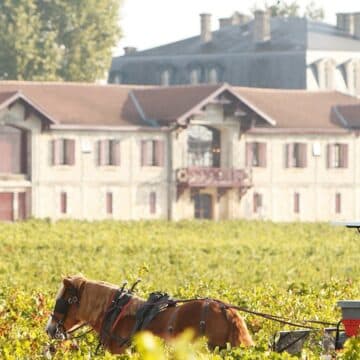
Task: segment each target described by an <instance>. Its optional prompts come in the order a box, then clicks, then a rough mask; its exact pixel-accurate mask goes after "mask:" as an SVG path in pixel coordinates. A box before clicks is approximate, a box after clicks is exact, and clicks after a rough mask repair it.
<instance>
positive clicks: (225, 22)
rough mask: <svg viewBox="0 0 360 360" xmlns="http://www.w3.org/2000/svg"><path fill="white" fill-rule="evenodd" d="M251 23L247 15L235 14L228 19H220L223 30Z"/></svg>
mask: <svg viewBox="0 0 360 360" xmlns="http://www.w3.org/2000/svg"><path fill="white" fill-rule="evenodd" d="M248 21H249V17H248V16H246V15H245V14H242V13H239V12H237V11H236V12H234V14H233V15H232V16H230V17H228V18H222V19H219V28H220V29H223V28H225V27H227V26H231V25H240V26H241V25H243V24H246V23H247V22H248Z"/></svg>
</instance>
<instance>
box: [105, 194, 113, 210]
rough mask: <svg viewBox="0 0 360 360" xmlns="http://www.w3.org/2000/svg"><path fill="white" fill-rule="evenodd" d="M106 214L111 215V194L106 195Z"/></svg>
mask: <svg viewBox="0 0 360 360" xmlns="http://www.w3.org/2000/svg"><path fill="white" fill-rule="evenodd" d="M106 213H107V214H109V215H111V214H112V213H113V194H112V193H111V192H107V193H106Z"/></svg>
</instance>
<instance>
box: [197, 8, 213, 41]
mask: <svg viewBox="0 0 360 360" xmlns="http://www.w3.org/2000/svg"><path fill="white" fill-rule="evenodd" d="M200 26H201V40H202V42H203V43H208V42H210V41H211V40H212V33H211V14H200Z"/></svg>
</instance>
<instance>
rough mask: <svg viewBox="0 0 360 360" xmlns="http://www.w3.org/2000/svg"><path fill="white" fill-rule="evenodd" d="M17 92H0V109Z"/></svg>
mask: <svg viewBox="0 0 360 360" xmlns="http://www.w3.org/2000/svg"><path fill="white" fill-rule="evenodd" d="M16 93H17V91H8V92H0V107H1V105H3V104H4V103H5V102H6V101H9V100H10V99H11V98H12V97H14V96H15V95H16Z"/></svg>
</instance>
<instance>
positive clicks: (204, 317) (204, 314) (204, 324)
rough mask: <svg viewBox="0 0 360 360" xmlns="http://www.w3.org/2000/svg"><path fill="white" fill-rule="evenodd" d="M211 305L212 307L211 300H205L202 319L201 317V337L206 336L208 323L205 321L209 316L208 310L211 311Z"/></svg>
mask: <svg viewBox="0 0 360 360" xmlns="http://www.w3.org/2000/svg"><path fill="white" fill-rule="evenodd" d="M209 305H210V300H209V299H205V302H204V304H203V306H202V309H201V317H200V324H199V326H200V335H201V336H203V335H205V329H206V322H205V319H206V315H207V312H208V309H209Z"/></svg>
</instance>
